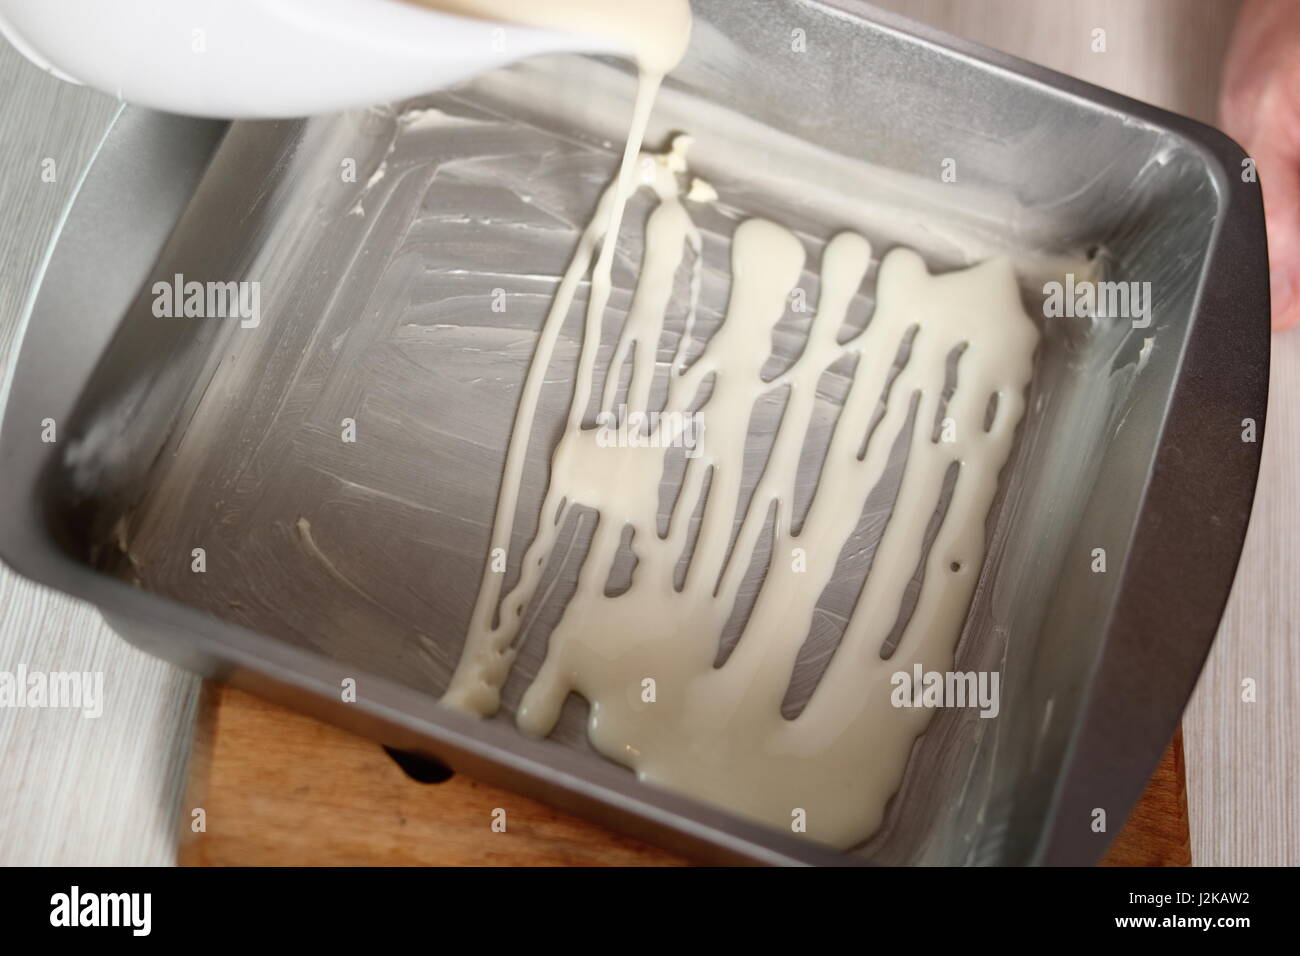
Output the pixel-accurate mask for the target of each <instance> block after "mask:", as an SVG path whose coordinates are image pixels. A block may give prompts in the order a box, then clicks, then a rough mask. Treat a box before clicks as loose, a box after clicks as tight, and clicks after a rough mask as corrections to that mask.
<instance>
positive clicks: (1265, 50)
mask: <svg viewBox="0 0 1300 956" xmlns="http://www.w3.org/2000/svg"><path fill="white" fill-rule="evenodd" d="M1219 117H1220V124H1221V125H1222V127H1223V129H1224V131H1225V132H1226V133H1228V135H1229V136H1231V137H1233V138H1234V139H1236V140H1237V141H1238V142H1239V143H1241V145H1242V146H1243V147H1244V148H1245V149H1246V151H1247V152H1248V153H1249V154H1250V155H1251V157H1252V158H1253V159H1254V160H1255V166H1256V169H1258V171H1259V181H1260V185H1261V186H1262V187H1263V190H1264V220H1265V223H1266V225H1267V228H1268V262H1269V272H1270V275H1271V288H1272V299H1273V328H1274V329H1285V328H1290V327H1292V326H1295V325H1298V324H1300V2H1298V0H1246V2H1245V3H1244V4H1243V5H1242V8H1241V13H1240V14H1239V16H1238V18H1237V27H1236V30H1235V32H1234V34H1233V37H1232V44H1231V46H1230V47H1229V50H1228V58H1227V62H1226V63H1225V65H1224V72H1223V88H1222V94H1221V96H1220V99H1219Z"/></svg>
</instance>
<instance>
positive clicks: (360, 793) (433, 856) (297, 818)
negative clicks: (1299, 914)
mask: <svg viewBox="0 0 1300 956" xmlns="http://www.w3.org/2000/svg"><path fill="white" fill-rule="evenodd" d="M196 808H201V809H202V811H203V823H204V829H203V831H202V832H195V831H194V829H193V827H192V825H191V821H192V819H193V811H194V810H195V809H196ZM498 809H504V810H505V811H506V830H505V832H504V833H501V832H495V831H494V830H493V829H492V821H493V813H494V811H496V810H498ZM498 815H499V814H498ZM182 816H183V818H184V820H185V825H184V829H183V836H182V840H181V849H180V858H179V862H180V863H181V864H182V865H190V866H204V865H207V866H226V865H237V866H261V865H278V866H292V865H311V866H330V865H348V864H366V865H383V866H387V865H435V866H437V865H446V866H451V865H471V866H485V865H513V866H534V865H550V866H556V865H577V866H587V865H620V866H676V865H684V864H687V863H689V861H688V860H685V859H682V858H681V857H679V856H676V855H674V854H672V853H668V852H667V851H665V850H660V849H658V848H657V847H653V846H650V845H648V844H646V843H642V842H641V841H639V840H635V839H632V838H631V837H626V836H623V835H621V834H617V833H614V832H612V831H610V830H607V829H605V828H604V827H601V826H598V825H597V824H594V823H589V822H587V821H586V820H583V819H580V818H578V817H574V816H570V815H569V814H567V813H563V812H561V811H558V810H553V809H551V808H550V807H547V806H545V805H544V804H541V803H538V802H536V801H534V800H530V799H528V798H527V797H522V796H519V795H518V794H515V793H512V792H510V791H507V790H502V789H500V788H497V787H493V786H489V785H487V784H484V783H479V782H477V781H475V780H471V779H469V778H468V777H465V776H464V775H463V774H455V775H454V776H452V777H451V778H450V779H448V780H445V781H444V782H441V783H420V782H418V781H416V780H414V779H412V778H411V777H410V776H408V775H407V774H406V772H404V771H403V770H402V769H401V768H400V767H399V766H398V764H397V763H396V762H394V760H393V759H392V758H391V757H390V756H389V755H388V754H387V753H386V752H385V751H384V749H383V748H382V747H380V746H379V745H378V744H376V743H374V742H373V741H371V740H367V739H365V738H363V737H358V736H356V735H354V734H351V733H348V732H347V731H345V730H340V729H338V728H337V727H333V726H331V725H329V724H324V723H321V722H320V721H317V720H314V719H312V718H310V717H305V716H303V715H301V714H297V713H294V712H293V711H289V710H286V709H284V708H282V707H279V706H277V705H275V704H270V703H267V702H266V701H263V700H261V699H259V698H257V697H253V696H251V695H249V694H246V693H244V692H242V691H238V690H234V689H233V688H229V687H224V686H221V685H218V684H213V683H208V684H205V685H204V689H203V695H202V698H201V700H200V708H199V718H198V726H197V728H196V730H195V740H194V747H193V751H192V756H191V758H190V770H189V781H188V786H187V789H186V794H185V799H184V802H183V804H182ZM1104 863H1105V864H1108V865H1118V866H1185V865H1188V864H1190V863H1191V849H1190V844H1189V841H1188V827H1187V797H1186V789H1185V784H1184V774H1183V747H1182V739H1181V734H1180V735H1176V736H1175V737H1174V739H1173V741H1172V742H1171V743H1170V746H1169V749H1168V750H1167V751H1166V753H1165V756H1164V759H1163V760H1162V761H1161V763H1160V766H1159V768H1158V769H1157V770H1156V773H1155V775H1154V776H1153V777H1152V779H1151V783H1150V784H1149V785H1148V787H1147V791H1146V793H1145V795H1144V796H1143V798H1142V802H1141V803H1140V804H1139V805H1138V807H1137V809H1136V810H1135V811H1134V813H1133V816H1132V817H1131V818H1130V820H1129V823H1128V825H1127V826H1126V827H1125V828H1124V830H1123V831H1122V832H1121V833H1120V835H1119V836H1118V837H1116V839H1115V843H1114V845H1113V846H1112V847H1111V850H1110V852H1109V853H1108V854H1107V856H1106V859H1105V861H1104Z"/></svg>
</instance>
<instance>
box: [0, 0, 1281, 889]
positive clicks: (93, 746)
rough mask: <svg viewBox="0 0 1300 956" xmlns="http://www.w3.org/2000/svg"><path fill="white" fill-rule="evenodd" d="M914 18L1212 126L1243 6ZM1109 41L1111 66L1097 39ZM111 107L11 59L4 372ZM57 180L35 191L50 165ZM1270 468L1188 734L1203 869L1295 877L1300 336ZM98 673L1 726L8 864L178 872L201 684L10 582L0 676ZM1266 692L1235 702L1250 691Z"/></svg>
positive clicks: (1075, 8)
mask: <svg viewBox="0 0 1300 956" xmlns="http://www.w3.org/2000/svg"><path fill="white" fill-rule="evenodd" d="M881 5H883V6H887V7H890V8H892V9H895V10H897V11H900V12H902V13H905V14H907V15H910V16H913V17H916V18H917V19H920V20H925V21H928V22H931V23H934V24H935V25H937V26H940V27H943V28H945V29H948V30H951V31H952V32H954V33H958V34H962V35H965V36H968V37H970V38H971V39H974V40H978V41H980V42H983V43H987V44H989V45H991V46H994V47H998V48H1000V49H1004V50H1007V51H1008V52H1011V53H1015V54H1017V55H1020V56H1024V57H1026V58H1028V59H1032V60H1036V61H1038V62H1040V63H1044V64H1046V65H1048V66H1051V67H1054V68H1056V69H1060V70H1063V71H1065V72H1068V73H1073V74H1075V75H1078V76H1081V77H1083V78H1084V79H1087V80H1090V81H1092V82H1096V83H1099V84H1101V85H1103V86H1109V87H1111V88H1113V89H1117V90H1120V91H1122V92H1125V93H1128V94H1130V95H1133V96H1136V97H1138V98H1141V99H1145V100H1148V101H1150V102H1154V103H1157V104H1159V105H1161V106H1166V107H1168V108H1171V109H1174V110H1177V111H1179V112H1184V113H1188V114H1190V115H1193V116H1197V117H1199V118H1202V119H1207V120H1209V119H1212V118H1213V116H1212V112H1213V104H1214V100H1215V89H1216V82H1217V80H1216V77H1217V64H1218V62H1219V60H1220V58H1221V56H1222V51H1223V47H1224V44H1225V43H1226V39H1227V36H1228V25H1229V24H1230V23H1231V21H1232V19H1233V16H1234V14H1235V6H1236V4H1235V2H1233V0H1091V2H1088V0H884V2H883V3H882V4H881ZM1097 27H1101V28H1104V29H1106V30H1107V36H1108V47H1107V52H1106V53H1105V54H1095V53H1093V52H1092V51H1091V49H1090V44H1089V40H1090V38H1091V35H1092V30H1093V29H1094V28H1097ZM115 109H116V103H115V102H114V101H113V100H112V99H111V98H109V97H106V96H103V95H101V94H96V93H93V92H90V91H87V90H83V89H78V88H74V87H70V86H67V85H64V84H61V83H59V82H58V81H56V80H53V79H52V78H50V77H48V76H46V75H44V74H42V73H41V72H40V71H38V70H37V69H35V68H34V67H32V66H31V65H30V64H28V63H27V62H26V61H24V60H22V59H21V58H20V57H19V56H18V55H17V54H16V53H15V52H14V51H13V50H12V49H11V48H9V47H8V45H7V44H5V43H4V42H3V41H0V356H3V357H4V358H5V359H6V361H7V360H8V359H9V358H10V357H11V353H12V345H13V343H14V340H15V335H16V333H17V329H18V325H19V318H20V316H21V315H22V313H23V309H24V305H25V303H26V300H27V297H28V295H29V293H30V289H31V287H32V284H33V282H34V281H35V279H36V277H37V275H38V271H39V263H40V261H41V259H42V257H43V255H44V251H45V248H46V244H47V243H48V241H49V239H50V237H51V236H52V235H53V232H54V228H55V224H56V222H57V219H58V216H59V214H60V211H61V210H62V208H63V206H64V204H65V203H66V202H67V200H68V198H69V197H70V196H71V194H72V189H73V186H74V184H75V183H76V181H77V178H78V177H79V176H80V174H81V172H82V171H83V170H84V169H85V167H86V165H87V163H88V162H89V159H90V156H91V153H92V151H93V148H94V145H95V144H96V143H97V142H98V141H99V139H100V137H101V136H102V135H103V132H104V130H105V128H106V127H107V124H108V123H109V121H110V120H111V117H112V115H113V114H114V112H115ZM45 158H53V159H55V160H56V163H57V168H58V178H57V180H56V181H55V182H54V183H46V182H43V181H42V179H41V177H40V169H41V162H42V160H43V159H45ZM1272 387H1273V391H1272V395H1271V397H1270V406H1269V419H1268V426H1267V438H1266V441H1265V446H1264V465H1263V472H1262V475H1261V480H1260V488H1259V495H1258V498H1257V501H1256V506H1255V515H1254V519H1253V521H1252V527H1251V531H1250V534H1249V535H1248V537H1247V543H1246V551H1245V555H1244V557H1243V560H1242V565H1241V569H1240V571H1239V573H1238V577H1237V585H1236V588H1235V591H1234V594H1233V598H1232V601H1231V603H1230V605H1229V608H1228V611H1227V614H1226V616H1225V619H1224V622H1223V625H1222V627H1221V629H1220V634H1219V638H1218V641H1217V643H1216V646H1215V650H1214V652H1213V654H1212V656H1211V660H1210V662H1209V664H1208V666H1207V668H1206V671H1205V673H1204V675H1203V677H1202V680H1201V683H1200V686H1199V687H1198V689H1197V692H1196V695H1195V697H1194V698H1193V701H1192V704H1191V706H1190V708H1189V710H1188V713H1187V715H1186V718H1185V720H1184V730H1185V734H1186V737H1185V746H1186V772H1187V782H1188V804H1189V812H1190V818H1191V845H1192V851H1193V855H1194V858H1195V860H1196V862H1197V863H1200V864H1240V863H1271V864H1282V863H1289V864H1291V865H1296V864H1300V798H1297V796H1296V786H1295V781H1296V780H1298V779H1300V661H1298V660H1297V656H1298V653H1297V650H1296V648H1297V638H1300V611H1298V610H1297V600H1296V591H1297V585H1298V584H1300V561H1298V559H1297V554H1298V553H1300V546H1298V545H1297V542H1298V541H1300V502H1298V501H1297V490H1296V489H1297V482H1296V467H1297V464H1300V333H1294V332H1293V333H1291V334H1288V335H1282V336H1275V337H1274V354H1273V386H1272ZM19 664H23V665H25V666H27V667H28V668H31V669H43V670H98V671H102V672H103V673H104V674H105V691H106V695H107V697H108V700H107V703H106V707H105V712H104V715H103V716H102V717H101V718H99V719H98V720H85V719H83V718H81V717H79V716H77V715H75V714H72V713H68V712H60V711H48V710H46V711H33V710H18V711H14V710H4V711H0V767H3V768H4V771H5V772H4V773H0V863H9V864H23V863H28V864H30V863H166V862H171V861H172V860H174V859H175V858H176V853H177V850H178V842H177V835H176V834H177V828H176V826H175V821H176V820H177V816H178V814H179V813H180V812H181V809H182V803H183V799H182V789H183V784H184V779H185V774H184V770H185V762H186V757H187V753H188V750H189V741H190V738H191V734H192V732H193V722H194V714H195V711H196V704H197V700H198V687H199V684H198V681H197V680H195V679H194V678H192V677H190V676H188V675H185V674H182V673H181V672H179V671H177V670H176V669H174V668H172V667H169V666H168V665H165V664H162V663H161V662H158V661H155V660H152V659H150V658H148V657H147V656H145V655H144V654H142V653H140V652H138V651H135V650H133V649H132V648H130V647H128V646H127V645H126V644H124V643H123V642H121V641H119V640H118V639H117V638H116V637H114V636H113V635H112V634H111V632H109V631H108V629H107V628H106V627H105V626H104V625H103V623H102V622H101V621H100V619H99V616H98V614H97V613H96V612H94V610H93V609H90V608H87V607H86V606H84V605H82V604H79V603H78V602H76V601H73V600H71V599H68V598H65V597H63V596H61V595H57V594H54V593H51V592H48V591H46V590H44V589H42V588H38V587H36V586H34V585H32V584H30V583H28V582H26V581H22V580H20V579H18V578H17V577H16V576H15V575H14V574H13V573H12V572H10V571H9V570H8V569H7V568H3V567H0V671H10V672H12V671H13V670H14V669H15V668H16V667H17V666H18V665H19ZM1248 677H1249V678H1253V679H1254V680H1255V681H1256V682H1257V684H1258V687H1259V695H1258V698H1257V700H1256V702H1254V703H1245V702H1243V701H1242V700H1241V699H1240V693H1239V688H1240V685H1241V682H1242V680H1243V679H1245V678H1248Z"/></svg>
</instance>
